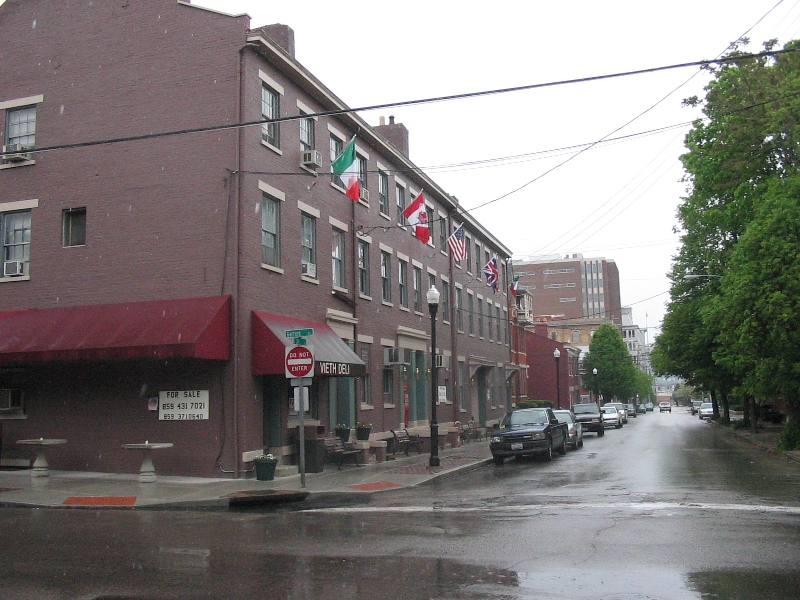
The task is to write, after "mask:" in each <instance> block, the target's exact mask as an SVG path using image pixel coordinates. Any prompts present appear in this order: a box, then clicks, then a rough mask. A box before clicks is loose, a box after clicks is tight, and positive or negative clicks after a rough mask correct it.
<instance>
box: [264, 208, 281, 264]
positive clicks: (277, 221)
mask: <svg viewBox="0 0 800 600" xmlns="http://www.w3.org/2000/svg"><path fill="white" fill-rule="evenodd" d="M262 198H263V199H262V204H261V262H263V263H264V264H265V265H270V266H272V267H278V268H280V266H281V201H280V200H278V198H275V197H274V196H271V195H269V194H263V196H262Z"/></svg>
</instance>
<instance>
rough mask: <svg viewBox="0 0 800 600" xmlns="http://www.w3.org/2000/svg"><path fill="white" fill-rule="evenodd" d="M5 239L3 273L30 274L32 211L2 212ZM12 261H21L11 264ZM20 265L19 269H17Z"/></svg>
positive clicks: (1, 220) (0, 215)
mask: <svg viewBox="0 0 800 600" xmlns="http://www.w3.org/2000/svg"><path fill="white" fill-rule="evenodd" d="M0 223H1V224H2V235H3V237H2V241H3V275H5V274H6V273H9V272H16V273H17V274H20V275H29V274H30V273H29V268H30V264H29V263H30V260H31V248H30V244H31V211H29V210H23V211H19V212H7V213H1V214H0ZM10 262H16V263H20V264H19V265H9V264H8V263H10ZM15 267H19V271H16V270H15Z"/></svg>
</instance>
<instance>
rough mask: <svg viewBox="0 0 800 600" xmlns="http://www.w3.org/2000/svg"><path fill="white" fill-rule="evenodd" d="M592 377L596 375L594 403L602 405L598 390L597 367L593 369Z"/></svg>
mask: <svg viewBox="0 0 800 600" xmlns="http://www.w3.org/2000/svg"><path fill="white" fill-rule="evenodd" d="M592 375H594V401H595V402H597V404H600V390H598V389H597V367H595V368H594V369H592Z"/></svg>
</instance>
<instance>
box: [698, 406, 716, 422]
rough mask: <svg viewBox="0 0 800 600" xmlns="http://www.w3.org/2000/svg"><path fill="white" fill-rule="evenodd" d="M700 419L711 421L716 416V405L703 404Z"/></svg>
mask: <svg viewBox="0 0 800 600" xmlns="http://www.w3.org/2000/svg"><path fill="white" fill-rule="evenodd" d="M698 412H699V413H700V419H710V418H711V417H713V416H714V405H713V404H711V402H703V403H702V404H701V405H700V410H699V411H698Z"/></svg>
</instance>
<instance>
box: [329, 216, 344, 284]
mask: <svg viewBox="0 0 800 600" xmlns="http://www.w3.org/2000/svg"><path fill="white" fill-rule="evenodd" d="M344 244H345V239H344V231H342V230H341V229H336V227H334V228H333V240H332V243H331V258H332V263H333V285H334V286H336V287H340V288H346V287H347V277H346V274H345V268H344V261H345V246H344Z"/></svg>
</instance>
